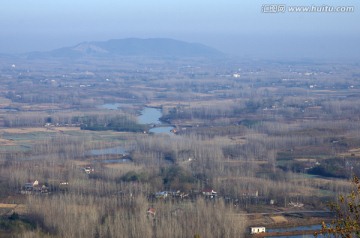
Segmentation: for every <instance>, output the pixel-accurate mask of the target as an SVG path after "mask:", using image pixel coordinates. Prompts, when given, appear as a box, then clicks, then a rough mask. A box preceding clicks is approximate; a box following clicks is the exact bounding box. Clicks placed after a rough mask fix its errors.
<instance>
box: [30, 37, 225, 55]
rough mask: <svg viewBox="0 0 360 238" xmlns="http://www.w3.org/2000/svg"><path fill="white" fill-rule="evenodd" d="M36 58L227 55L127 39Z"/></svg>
mask: <svg viewBox="0 0 360 238" xmlns="http://www.w3.org/2000/svg"><path fill="white" fill-rule="evenodd" d="M39 54H40V55H39ZM36 55H38V56H48V57H64V58H78V57H86V56H92V57H107V56H148V57H216V56H221V55H223V53H221V52H220V51H218V50H216V49H214V48H211V47H209V46H206V45H203V44H199V43H189V42H185V41H179V40H174V39H168V38H149V39H140V38H125V39H112V40H108V41H93V42H83V43H80V44H78V45H76V46H72V47H64V48H60V49H56V50H53V51H50V52H45V53H37V54H36ZM36 55H35V56H36Z"/></svg>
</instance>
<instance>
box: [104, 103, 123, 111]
mask: <svg viewBox="0 0 360 238" xmlns="http://www.w3.org/2000/svg"><path fill="white" fill-rule="evenodd" d="M120 106H121V103H106V104H103V105H100V106H99V107H100V108H102V109H109V110H117V109H118V108H119V107H120Z"/></svg>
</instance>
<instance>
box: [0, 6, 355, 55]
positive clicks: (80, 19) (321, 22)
mask: <svg viewBox="0 0 360 238" xmlns="http://www.w3.org/2000/svg"><path fill="white" fill-rule="evenodd" d="M265 4H286V10H285V12H283V13H263V12H262V6H263V5H265ZM323 5H326V6H354V7H355V10H354V12H352V13H329V12H326V13H325V12H323V13H292V12H289V10H288V7H291V6H323ZM359 23H360V1H359V0H356V1H346V0H342V1H340V0H338V1H330V0H329V1H319V0H306V1H304V0H303V1H298V0H281V1H280V0H271V1H270V0H262V1H259V0H248V1H247V2H243V1H241V0H221V1H220V0H153V1H150V0H131V1H130V0H128V1H125V0H97V1H95V0H57V1H55V0H1V6H0V29H1V31H0V52H3V53H12V52H27V51H37V50H49V49H54V48H59V47H62V46H72V45H76V44H77V43H80V42H83V41H97V40H108V39H119V38H128V37H140V38H151V37H169V38H174V39H180V40H186V41H190V42H200V43H204V44H207V45H210V46H213V47H215V48H218V49H219V50H222V51H224V52H226V53H231V54H234V55H240V56H256V57H261V56H263V57H281V56H288V57H292V56H294V57H322V56H324V57H328V56H329V57H355V56H359V57H360V44H359V42H360V24H359Z"/></svg>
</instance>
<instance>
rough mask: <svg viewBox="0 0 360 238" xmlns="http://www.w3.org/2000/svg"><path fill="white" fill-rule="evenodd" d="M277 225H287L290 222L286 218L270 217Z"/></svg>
mask: <svg viewBox="0 0 360 238" xmlns="http://www.w3.org/2000/svg"><path fill="white" fill-rule="evenodd" d="M270 218H271V219H272V220H273V221H274V222H275V223H286V222H288V220H287V219H286V218H285V217H284V216H271V217H270Z"/></svg>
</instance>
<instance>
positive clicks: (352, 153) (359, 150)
mask: <svg viewBox="0 0 360 238" xmlns="http://www.w3.org/2000/svg"><path fill="white" fill-rule="evenodd" d="M340 156H344V157H350V156H352V157H360V148H354V149H351V150H349V151H348V152H346V153H342V154H340Z"/></svg>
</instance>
